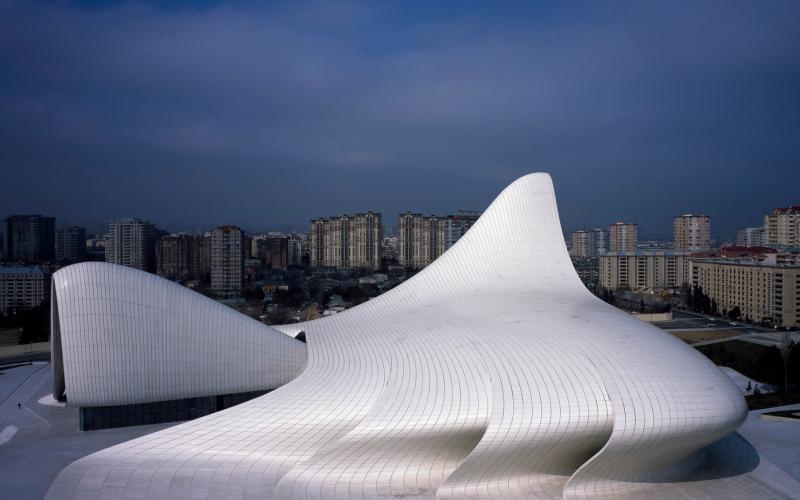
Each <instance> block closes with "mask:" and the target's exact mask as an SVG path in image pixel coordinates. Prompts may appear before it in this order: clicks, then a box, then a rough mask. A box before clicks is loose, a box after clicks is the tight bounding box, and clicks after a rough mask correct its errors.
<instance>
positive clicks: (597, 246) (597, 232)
mask: <svg viewBox="0 0 800 500" xmlns="http://www.w3.org/2000/svg"><path fill="white" fill-rule="evenodd" d="M591 233H592V246H593V252H594V255H595V256H596V255H603V254H604V253H606V252H608V238H609V236H608V229H601V228H596V229H592V231H591Z"/></svg>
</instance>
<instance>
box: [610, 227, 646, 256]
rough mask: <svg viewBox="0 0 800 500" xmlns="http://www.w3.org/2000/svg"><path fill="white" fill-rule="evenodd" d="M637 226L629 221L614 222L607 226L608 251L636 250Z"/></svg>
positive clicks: (637, 239)
mask: <svg viewBox="0 0 800 500" xmlns="http://www.w3.org/2000/svg"><path fill="white" fill-rule="evenodd" d="M638 242H639V227H638V226H637V225H636V224H632V223H629V222H615V223H614V224H611V225H610V226H608V251H609V252H636V244H637V243H638Z"/></svg>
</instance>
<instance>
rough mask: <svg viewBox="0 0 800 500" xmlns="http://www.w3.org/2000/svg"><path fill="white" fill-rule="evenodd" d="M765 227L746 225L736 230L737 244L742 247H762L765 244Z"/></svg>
mask: <svg viewBox="0 0 800 500" xmlns="http://www.w3.org/2000/svg"><path fill="white" fill-rule="evenodd" d="M763 234H764V228H763V227H746V228H744V229H740V230H739V231H737V232H736V245H737V246H740V247H760V246H761V245H763V244H764V238H763Z"/></svg>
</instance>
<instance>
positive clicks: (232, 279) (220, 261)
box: [210, 226, 246, 299]
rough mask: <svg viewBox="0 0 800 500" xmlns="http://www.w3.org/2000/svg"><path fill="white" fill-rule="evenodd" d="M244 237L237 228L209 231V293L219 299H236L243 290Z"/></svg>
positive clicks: (220, 228)
mask: <svg viewBox="0 0 800 500" xmlns="http://www.w3.org/2000/svg"><path fill="white" fill-rule="evenodd" d="M245 242H246V237H245V233H244V231H242V229H241V228H239V227H237V226H220V227H218V228H216V229H214V230H213V231H211V286H210V288H211V291H212V292H213V293H214V295H216V296H217V297H218V298H220V299H238V298H240V297H241V296H242V290H243V288H244V259H245V245H246V243H245Z"/></svg>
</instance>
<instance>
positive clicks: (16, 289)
mask: <svg viewBox="0 0 800 500" xmlns="http://www.w3.org/2000/svg"><path fill="white" fill-rule="evenodd" d="M49 293H50V280H49V276H48V275H47V273H45V272H44V271H43V270H42V268H40V267H38V266H15V267H0V313H3V314H10V313H12V312H14V311H19V310H22V309H32V308H34V307H37V306H40V305H42V303H43V302H45V300H46V299H47V298H48V297H49Z"/></svg>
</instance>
